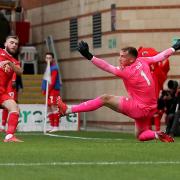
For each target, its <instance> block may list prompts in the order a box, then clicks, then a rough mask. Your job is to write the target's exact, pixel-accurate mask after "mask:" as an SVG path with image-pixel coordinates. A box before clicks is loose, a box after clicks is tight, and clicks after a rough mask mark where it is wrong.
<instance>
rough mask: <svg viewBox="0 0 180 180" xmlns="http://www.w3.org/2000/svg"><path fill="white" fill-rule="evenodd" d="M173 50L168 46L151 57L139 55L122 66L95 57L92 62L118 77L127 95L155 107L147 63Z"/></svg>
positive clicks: (161, 57)
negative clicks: (131, 62)
mask: <svg viewBox="0 0 180 180" xmlns="http://www.w3.org/2000/svg"><path fill="white" fill-rule="evenodd" d="M173 52H174V49H173V48H169V49H167V50H165V51H163V52H161V53H159V54H158V55H156V56H153V57H139V58H137V59H136V61H135V62H134V63H133V64H131V65H130V66H126V67H124V68H121V67H115V66H113V65H110V64H108V63H107V62H106V61H104V60H102V59H99V58H96V57H93V59H92V63H93V64H94V65H96V66H97V67H99V68H101V69H102V70H104V71H107V72H110V73H112V74H114V75H116V76H118V77H120V78H121V79H122V80H123V82H124V85H125V87H126V89H127V92H128V94H129V96H130V97H131V98H132V99H134V100H136V101H137V102H138V103H139V105H140V106H142V107H149V108H155V107H156V106H157V98H156V93H155V83H154V81H153V78H152V75H151V72H150V68H149V64H151V63H155V62H158V61H162V60H164V59H166V58H168V57H169V56H170V55H172V54H173Z"/></svg>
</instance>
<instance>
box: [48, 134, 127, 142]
mask: <svg viewBox="0 0 180 180" xmlns="http://www.w3.org/2000/svg"><path fill="white" fill-rule="evenodd" d="M45 135H48V136H52V137H62V138H69V139H83V140H104V141H113V140H114V141H122V140H124V139H120V138H114V139H113V138H90V137H79V136H65V135H58V134H49V133H46V134H45Z"/></svg>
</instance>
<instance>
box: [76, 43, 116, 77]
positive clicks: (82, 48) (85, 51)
mask: <svg viewBox="0 0 180 180" xmlns="http://www.w3.org/2000/svg"><path fill="white" fill-rule="evenodd" d="M78 51H79V52H80V53H81V55H82V56H84V57H85V58H86V59H88V60H90V61H91V62H92V63H93V64H94V65H96V66H97V67H98V68H100V69H102V70H104V71H106V72H109V73H112V74H115V75H117V67H115V66H113V65H111V64H109V63H107V62H106V61H104V60H102V59H99V58H96V57H95V56H93V55H92V54H91V53H90V52H89V46H88V44H87V43H86V42H84V41H81V42H80V43H79V45H78Z"/></svg>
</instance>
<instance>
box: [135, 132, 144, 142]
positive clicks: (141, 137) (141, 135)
mask: <svg viewBox="0 0 180 180" xmlns="http://www.w3.org/2000/svg"><path fill="white" fill-rule="evenodd" d="M137 139H138V140H139V141H145V140H146V138H145V137H144V136H143V134H142V133H141V134H138V135H137Z"/></svg>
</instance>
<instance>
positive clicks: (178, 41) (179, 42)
mask: <svg viewBox="0 0 180 180" xmlns="http://www.w3.org/2000/svg"><path fill="white" fill-rule="evenodd" d="M172 48H174V49H175V51H177V50H179V49H180V39H178V40H177V41H176V43H175V44H174V45H173V46H172Z"/></svg>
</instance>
